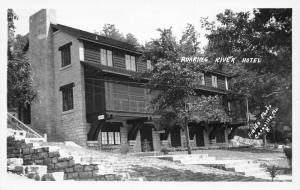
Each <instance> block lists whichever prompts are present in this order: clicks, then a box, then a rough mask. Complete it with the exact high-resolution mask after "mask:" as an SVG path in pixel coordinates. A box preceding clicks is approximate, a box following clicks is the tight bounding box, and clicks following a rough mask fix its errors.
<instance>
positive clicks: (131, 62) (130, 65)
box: [125, 55, 136, 71]
mask: <svg viewBox="0 0 300 190" xmlns="http://www.w3.org/2000/svg"><path fill="white" fill-rule="evenodd" d="M125 64H126V69H127V70H130V71H136V65H135V56H130V55H125Z"/></svg>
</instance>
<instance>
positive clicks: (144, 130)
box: [140, 125, 153, 152]
mask: <svg viewBox="0 0 300 190" xmlns="http://www.w3.org/2000/svg"><path fill="white" fill-rule="evenodd" d="M140 133H141V146H142V152H148V151H153V138H152V126H151V125H143V126H142V127H141V128H140Z"/></svg>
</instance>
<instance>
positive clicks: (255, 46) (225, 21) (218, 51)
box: [201, 9, 292, 126]
mask: <svg viewBox="0 0 300 190" xmlns="http://www.w3.org/2000/svg"><path fill="white" fill-rule="evenodd" d="M291 20H292V10H291V9H254V10H253V13H252V14H251V13H249V12H238V13H234V12H232V11H231V10H226V11H225V12H224V13H220V14H218V15H217V21H218V24H219V25H218V26H216V24H215V23H212V22H208V21H207V19H202V21H201V23H202V26H203V28H206V29H207V30H208V31H209V32H210V34H208V35H207V38H208V40H209V43H208V46H207V47H206V49H205V50H206V51H205V54H206V55H207V56H209V57H219V56H233V57H236V58H237V59H241V58H244V57H259V58H262V62H260V63H248V64H247V63H241V62H235V63H214V68H218V69H222V70H223V71H225V72H227V73H230V74H232V75H234V76H235V77H234V78H233V80H232V81H231V82H232V90H233V91H234V92H236V93H241V94H246V95H248V97H249V105H250V107H249V108H250V111H254V110H255V109H256V108H257V107H258V108H259V109H260V111H262V110H261V109H262V108H263V106H264V105H266V104H272V105H274V106H276V107H279V108H280V109H279V111H278V114H277V115H278V117H277V118H276V122H277V124H279V122H283V123H284V124H285V125H289V126H291V125H292V123H291V121H292V120H291V112H292V110H291V104H292V96H291V95H292V77H291V76H292V75H291V71H292V62H291V61H292V60H291V55H292V46H291V42H292V38H291V37H292V24H291Z"/></svg>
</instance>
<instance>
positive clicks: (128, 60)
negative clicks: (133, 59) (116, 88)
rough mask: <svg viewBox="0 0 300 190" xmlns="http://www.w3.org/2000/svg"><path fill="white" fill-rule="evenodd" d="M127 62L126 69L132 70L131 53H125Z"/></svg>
mask: <svg viewBox="0 0 300 190" xmlns="http://www.w3.org/2000/svg"><path fill="white" fill-rule="evenodd" d="M125 64H126V69H127V70H130V69H131V67H130V56H129V55H125Z"/></svg>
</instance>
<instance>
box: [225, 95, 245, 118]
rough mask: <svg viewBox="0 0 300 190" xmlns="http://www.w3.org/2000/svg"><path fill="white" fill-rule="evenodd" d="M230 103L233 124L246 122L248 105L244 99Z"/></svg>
mask: <svg viewBox="0 0 300 190" xmlns="http://www.w3.org/2000/svg"><path fill="white" fill-rule="evenodd" d="M229 102H230V108H231V110H230V115H231V117H232V123H233V124H234V123H243V122H246V120H247V118H246V112H247V108H246V103H245V100H243V99H237V100H231V101H229Z"/></svg>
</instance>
